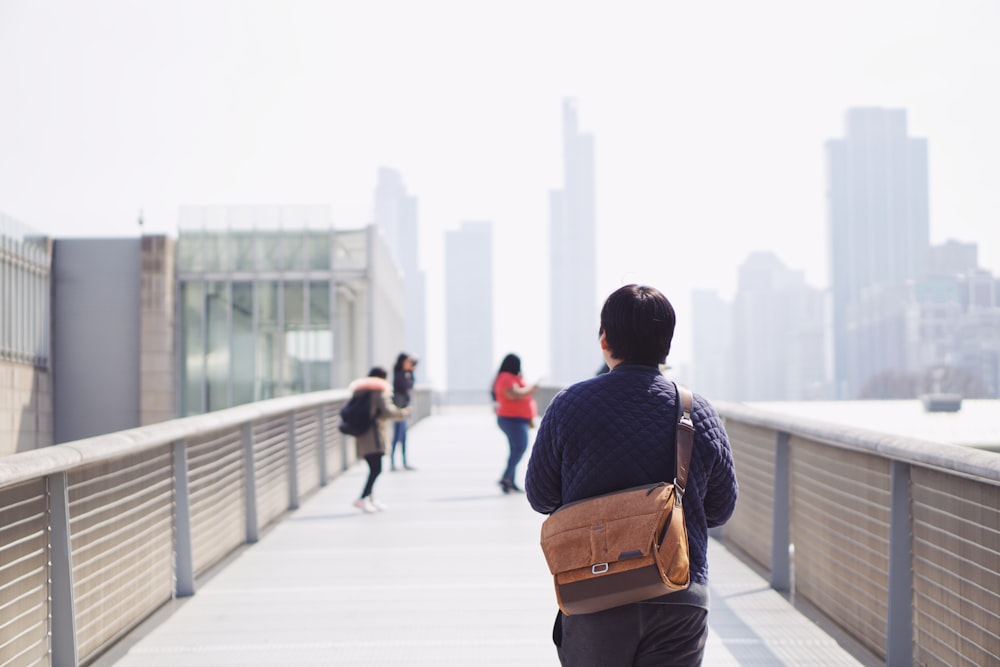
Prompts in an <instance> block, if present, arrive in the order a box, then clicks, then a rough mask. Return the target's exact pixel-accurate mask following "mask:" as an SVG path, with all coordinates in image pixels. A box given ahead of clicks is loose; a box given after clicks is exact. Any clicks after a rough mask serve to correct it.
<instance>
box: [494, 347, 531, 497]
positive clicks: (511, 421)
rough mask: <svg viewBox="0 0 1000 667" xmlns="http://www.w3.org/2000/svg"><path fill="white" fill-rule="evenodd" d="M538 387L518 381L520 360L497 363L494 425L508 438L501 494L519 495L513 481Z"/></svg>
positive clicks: (511, 356)
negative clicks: (516, 493) (508, 450)
mask: <svg viewBox="0 0 1000 667" xmlns="http://www.w3.org/2000/svg"><path fill="white" fill-rule="evenodd" d="M536 391H538V384H534V385H531V386H528V384H527V383H526V382H525V381H524V378H522V377H521V358H520V357H518V356H517V355H516V354H508V355H507V356H506V357H504V358H503V361H502V362H501V363H500V370H499V371H497V376H496V378H495V379H494V380H493V391H492V396H493V400H494V401H495V402H496V412H497V425H498V426H499V427H500V430H501V431H503V432H504V435H506V436H507V444H508V445H509V446H510V455H509V456H508V457H507V467H506V468H505V469H504V472H503V475H502V476H501V477H500V482H499V484H500V489H501V490H503V492H504V493H510V492H511V491H518V492H520V491H521V489H520V488H519V487H518V486H517V484H516V481H515V473H516V468H517V464H518V463H519V462H520V461H521V457H523V456H524V452H525V451H526V450H527V449H528V431H529V430H530V429H531V427H532V426H533V425H534V422H535V416H536V415H537V414H538V407H537V405H536V404H535V399H534V393H535V392H536Z"/></svg>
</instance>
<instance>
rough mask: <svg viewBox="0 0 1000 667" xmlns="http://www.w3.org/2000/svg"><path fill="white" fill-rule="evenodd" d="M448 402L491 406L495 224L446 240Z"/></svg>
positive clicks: (475, 225) (470, 226)
mask: <svg viewBox="0 0 1000 667" xmlns="http://www.w3.org/2000/svg"><path fill="white" fill-rule="evenodd" d="M444 261H445V309H446V315H445V320H446V324H445V333H446V336H447V340H446V341H445V349H446V350H447V358H448V359H447V361H448V398H449V401H451V402H455V403H485V402H487V401H488V400H489V390H490V385H491V383H492V381H493V375H494V374H495V372H496V371H495V369H494V368H493V362H494V359H493V223H491V222H464V223H462V226H461V228H459V229H458V230H455V231H449V232H447V234H446V235H445V260H444Z"/></svg>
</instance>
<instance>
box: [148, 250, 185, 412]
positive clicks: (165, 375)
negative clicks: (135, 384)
mask: <svg viewBox="0 0 1000 667" xmlns="http://www.w3.org/2000/svg"><path fill="white" fill-rule="evenodd" d="M175 247H176V243H175V241H174V240H173V239H171V238H170V237H167V236H144V237H143V239H142V276H141V287H142V297H141V298H142V305H141V309H142V310H141V313H140V317H141V324H140V331H141V336H142V337H141V340H140V343H139V345H140V352H139V385H140V399H139V400H140V419H139V421H140V424H141V425H142V426H145V425H146V424H155V423H156V422H161V421H166V420H168V419H173V418H175V417H177V415H178V412H177V388H176V377H177V364H176V363H175V361H174V349H175V345H174V337H175V334H174V317H175V315H174V294H175V292H176V290H175V289H174V255H175V252H174V250H175Z"/></svg>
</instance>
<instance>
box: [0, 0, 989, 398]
mask: <svg viewBox="0 0 1000 667" xmlns="http://www.w3.org/2000/svg"><path fill="white" fill-rule="evenodd" d="M998 35H1000V3H997V2H995V1H982V2H976V1H971V0H950V1H948V2H927V1H915V0H905V1H904V0H900V1H895V0H893V1H878V0H864V1H856V0H847V1H845V0H839V1H837V2H832V1H831V2H823V3H818V2H805V1H802V0H797V1H792V0H789V1H775V0H771V1H768V0H763V1H758V2H742V1H736V0H733V1H717V2H701V3H697V2H673V1H667V0H660V1H648V2H636V1H630V0H617V1H615V2H585V1H581V0H575V1H561V0H560V1H546V0H532V1H521V0H503V1H496V2H494V1H490V2H474V1H472V0H465V1H458V0H455V1H443V0H424V1H419V0H417V1H415V0H394V1H393V0H381V1H380V0H365V1H364V2H360V1H357V0H352V1H350V2H335V1H324V2H294V1H291V0H274V1H271V2H253V1H250V0H247V1H242V2H218V1H212V0H196V1H191V0H183V1H179V2H178V1H166V0H164V1H146V2H135V1H134V0H115V1H100V0H97V1H89V2H68V1H65V0H54V1H51V2H37V1H31V0H25V1H21V0H17V1H14V0H0V211H3V212H5V213H6V214H8V215H10V216H12V217H14V218H16V219H18V220H19V221H21V222H23V223H25V224H27V225H29V226H31V227H33V228H35V229H36V230H39V231H42V232H46V233H48V234H50V235H52V236H55V237H65V236H130V235H135V234H137V233H138V227H137V224H136V218H137V217H138V213H139V210H140V209H142V210H143V211H144V216H145V221H146V227H145V229H146V231H147V232H163V233H169V234H175V233H176V228H177V219H178V207H179V206H181V205H190V204H254V203H264V204H329V205H330V206H331V208H332V211H333V216H334V224H335V225H336V226H339V227H357V226H359V225H362V224H365V223H367V222H368V221H370V220H371V216H372V210H373V199H374V186H375V174H376V169H377V168H378V167H379V166H380V165H385V166H391V167H394V168H396V169H398V170H399V171H400V172H401V173H402V175H403V178H404V180H405V183H406V186H407V188H408V189H409V191H410V192H411V194H413V195H415V196H416V197H418V199H419V207H420V225H421V230H422V239H421V257H422V261H423V266H424V269H425V270H426V271H427V274H428V280H429V290H430V309H429V317H430V327H429V335H430V338H431V345H430V350H429V353H430V356H431V359H430V361H431V365H430V368H428V369H427V370H428V371H429V375H430V376H431V379H436V378H437V377H440V378H443V367H442V365H441V364H443V356H444V341H443V340H441V336H442V335H443V331H444V327H443V304H442V300H443V299H442V295H443V270H442V266H441V263H442V254H443V246H444V240H443V237H444V231H445V230H448V229H454V228H456V227H457V226H458V225H459V224H460V223H461V222H462V221H463V220H492V221H493V222H494V225H495V227H494V229H495V236H494V244H495V265H494V268H495V283H496V287H495V295H494V296H495V304H496V306H495V310H496V319H497V326H496V336H495V351H494V354H495V356H496V358H497V361H498V360H499V358H500V357H501V356H502V355H503V354H504V353H506V352H508V351H514V352H518V353H520V354H521V356H522V357H523V359H524V363H525V372H526V375H528V376H530V377H538V376H541V375H544V374H545V373H546V372H547V366H548V342H547V341H548V315H547V313H548V293H547V287H546V285H547V279H548V268H547V257H548V239H547V223H548V193H549V190H551V189H553V188H558V187H560V186H561V185H562V165H561V128H560V123H561V104H562V99H563V98H564V97H573V98H575V99H576V100H577V103H578V105H579V112H580V123H581V126H582V128H583V129H584V130H585V131H589V132H592V133H593V134H594V136H595V140H596V182H597V224H598V292H599V293H598V294H597V295H595V300H594V303H595V314H594V319H595V328H596V320H597V312H596V311H597V308H598V305H599V303H600V301H601V300H602V299H603V297H604V296H605V295H606V294H607V293H608V292H610V291H611V290H613V289H614V288H616V287H618V286H619V285H621V284H624V283H626V282H645V283H649V284H652V285H655V286H657V287H659V288H660V289H662V290H663V291H664V292H665V293H666V294H667V296H668V297H670V298H671V300H672V301H674V303H675V306H676V307H677V309H678V313H679V319H680V324H679V328H678V333H677V336H676V338H675V343H674V348H673V350H674V352H673V354H672V356H671V360H672V361H673V362H674V363H684V362H685V361H689V360H690V346H691V342H690V319H689V318H690V293H691V291H692V290H693V289H698V288H712V289H717V290H718V291H719V293H720V294H721V295H722V296H723V297H726V298H729V297H731V296H732V293H733V291H734V289H735V283H736V274H737V268H738V266H739V265H740V264H741V263H742V262H743V260H744V259H745V258H746V256H747V255H748V253H750V252H751V251H754V250H772V251H774V252H775V253H776V254H777V255H778V256H779V257H780V258H781V259H782V260H783V261H784V262H785V264H786V265H787V266H789V267H790V268H792V269H799V270H802V271H804V273H805V276H806V280H807V282H809V283H810V284H812V285H814V286H816V287H825V286H826V285H827V282H828V277H827V254H826V253H827V251H826V227H825V224H826V223H825V215H826V214H825V206H824V197H825V193H824V162H823V160H824V157H823V142H824V141H825V140H827V139H829V138H836V137H841V136H842V135H843V118H844V112H845V111H846V110H847V109H848V108H849V107H857V106H885V107H902V108H906V109H907V110H908V113H909V127H910V133H911V135H913V136H919V137H926V138H927V139H928V142H929V152H930V187H931V193H930V205H931V237H932V241H933V242H941V241H944V240H946V239H949V238H954V239H958V240H962V241H976V242H978V243H979V245H980V263H981V264H982V265H983V266H984V267H985V268H988V269H990V270H992V271H994V272H995V273H1000V231H998V230H1000V224H998V222H1000V215H998V207H1000V203H998V201H1000V200H998V194H997V193H998V192H1000V127H998V122H1000V95H998V93H997V91H998V81H1000V38H998ZM595 359H598V360H599V357H598V356H597V352H596V349H595ZM391 361H392V360H385V362H386V363H390V362H391ZM595 367H596V364H595ZM425 368H426V367H425ZM425 373H427V371H425ZM420 379H428V377H427V375H426V374H425V376H424V377H423V378H420Z"/></svg>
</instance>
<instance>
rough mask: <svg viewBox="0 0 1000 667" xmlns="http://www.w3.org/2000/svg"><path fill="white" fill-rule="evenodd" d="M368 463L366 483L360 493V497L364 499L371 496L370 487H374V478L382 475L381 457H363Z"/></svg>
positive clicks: (371, 455)
mask: <svg viewBox="0 0 1000 667" xmlns="http://www.w3.org/2000/svg"><path fill="white" fill-rule="evenodd" d="M365 461H367V462H368V481H367V482H365V490H364V491H362V492H361V497H362V498H365V497H367V496H370V495H371V494H372V487H374V486H375V478H376V477H378V476H379V475H380V474H381V473H382V455H381V454H368V455H367V456H365Z"/></svg>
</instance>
